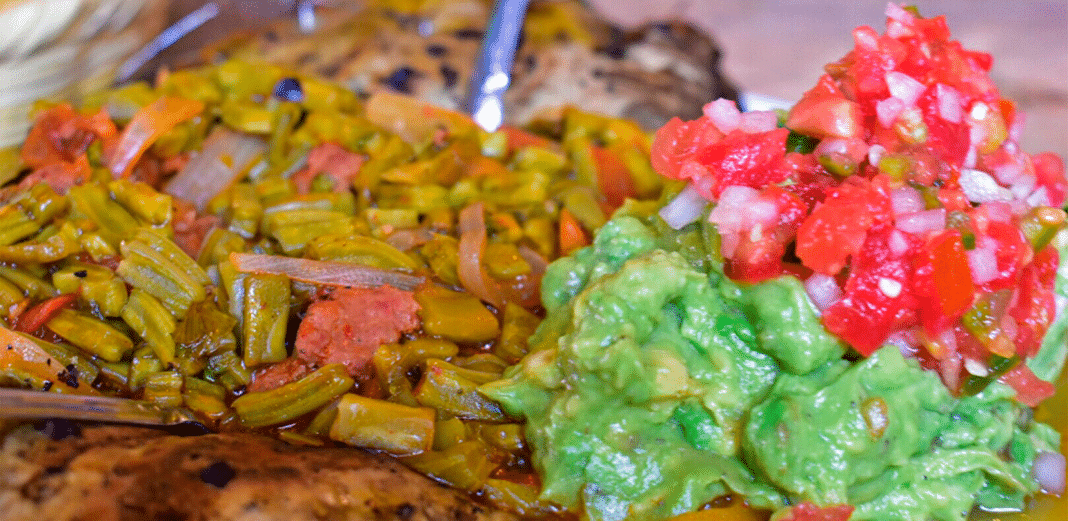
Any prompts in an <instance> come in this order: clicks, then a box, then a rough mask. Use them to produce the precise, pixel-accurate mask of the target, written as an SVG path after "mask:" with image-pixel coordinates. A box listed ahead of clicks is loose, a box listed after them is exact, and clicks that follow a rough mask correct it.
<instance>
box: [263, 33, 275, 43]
mask: <svg viewBox="0 0 1068 521" xmlns="http://www.w3.org/2000/svg"><path fill="white" fill-rule="evenodd" d="M263 39H264V40H267V41H268V42H272V43H274V42H277V41H278V33H276V32H274V31H267V32H265V33H263Z"/></svg>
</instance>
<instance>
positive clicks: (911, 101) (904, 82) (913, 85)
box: [886, 71, 927, 107]
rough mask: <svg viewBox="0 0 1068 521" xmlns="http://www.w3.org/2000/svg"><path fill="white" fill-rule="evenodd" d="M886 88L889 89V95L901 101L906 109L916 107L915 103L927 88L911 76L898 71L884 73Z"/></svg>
mask: <svg viewBox="0 0 1068 521" xmlns="http://www.w3.org/2000/svg"><path fill="white" fill-rule="evenodd" d="M886 87H887V88H888V89H890V95H891V96H893V97H895V98H897V99H899V100H901V101H903V102H904V103H905V106H906V107H912V106H914V105H916V101H917V100H919V99H920V96H921V95H923V91H924V90H925V89H926V88H927V87H926V86H925V85H924V84H923V83H921V82H919V81H917V80H916V79H914V78H913V77H912V76H909V75H908V74H905V73H903V72H898V71H890V72H888V73H886Z"/></svg>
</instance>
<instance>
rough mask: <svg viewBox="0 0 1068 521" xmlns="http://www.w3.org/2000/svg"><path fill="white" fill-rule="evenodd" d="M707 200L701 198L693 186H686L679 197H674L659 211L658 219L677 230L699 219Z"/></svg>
mask: <svg viewBox="0 0 1068 521" xmlns="http://www.w3.org/2000/svg"><path fill="white" fill-rule="evenodd" d="M706 206H708V200H706V199H705V198H704V197H701V194H699V193H698V192H697V189H695V188H694V187H693V185H686V188H684V189H683V190H682V191H681V192H679V195H676V196H675V198H674V199H672V200H671V202H670V203H668V204H666V205H664V207H663V208H661V209H660V212H659V213H660V218H661V219H663V220H664V222H666V223H667V224H668V226H670V227H672V228H674V229H676V230H679V229H681V228H683V227H684V226H686V225H687V224H690V223H692V222H694V221H696V220H697V219H700V218H701V214H702V213H704V211H705V207H706Z"/></svg>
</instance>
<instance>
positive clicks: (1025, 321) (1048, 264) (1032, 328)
mask: <svg viewBox="0 0 1068 521" xmlns="http://www.w3.org/2000/svg"><path fill="white" fill-rule="evenodd" d="M1058 261H1059V255H1058V253H1057V250H1056V249H1055V248H1054V247H1052V246H1047V247H1046V248H1045V249H1043V250H1042V251H1040V252H1038V254H1036V255H1035V259H1034V260H1033V261H1031V263H1030V264H1028V265H1027V266H1024V267H1023V269H1022V270H1020V282H1019V285H1018V286H1017V288H1016V296H1015V298H1014V301H1015V304H1013V305H1012V307H1010V308H1009V311H1008V314H1009V316H1010V317H1012V318H1013V319H1014V320H1015V321H1016V335H1015V337H1014V338H1013V343H1014V344H1015V345H1016V354H1018V355H1019V356H1021V357H1023V358H1025V359H1026V358H1029V357H1032V356H1035V355H1036V354H1037V353H1038V349H1039V348H1040V347H1041V346H1042V337H1043V336H1045V334H1046V331H1047V330H1048V329H1049V326H1050V324H1052V323H1053V317H1054V315H1055V313H1056V310H1057V306H1056V301H1055V300H1054V295H1053V284H1054V281H1055V280H1056V277H1057V265H1058Z"/></svg>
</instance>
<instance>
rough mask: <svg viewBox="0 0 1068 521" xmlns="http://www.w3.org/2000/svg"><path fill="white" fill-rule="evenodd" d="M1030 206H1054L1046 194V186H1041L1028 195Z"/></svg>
mask: <svg viewBox="0 0 1068 521" xmlns="http://www.w3.org/2000/svg"><path fill="white" fill-rule="evenodd" d="M1026 200H1027V204H1028V206H1030V207H1032V208H1034V207H1036V206H1052V205H1051V204H1050V201H1049V195H1047V194H1046V187H1044V186H1040V187H1038V190H1035V191H1034V192H1032V193H1031V195H1029V196H1027V199H1026Z"/></svg>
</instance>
